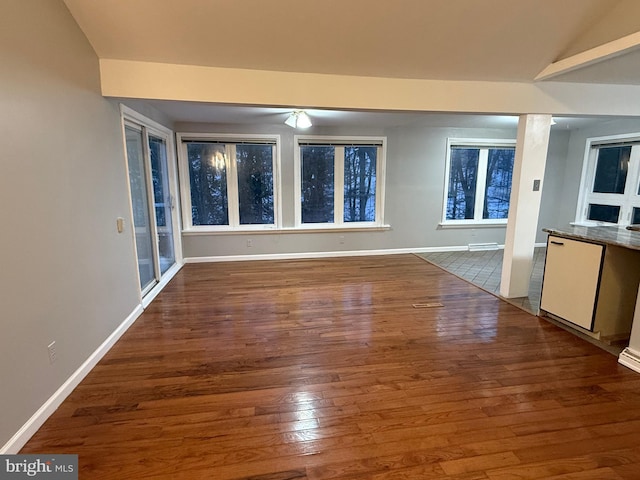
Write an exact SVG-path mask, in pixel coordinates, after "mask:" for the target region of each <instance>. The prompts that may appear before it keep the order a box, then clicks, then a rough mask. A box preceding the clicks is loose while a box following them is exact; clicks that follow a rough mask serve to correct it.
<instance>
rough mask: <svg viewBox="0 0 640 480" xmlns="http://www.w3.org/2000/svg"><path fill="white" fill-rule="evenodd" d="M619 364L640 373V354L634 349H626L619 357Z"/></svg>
mask: <svg viewBox="0 0 640 480" xmlns="http://www.w3.org/2000/svg"><path fill="white" fill-rule="evenodd" d="M618 363H619V364H621V365H624V366H625V367H627V368H630V369H631V370H633V371H634V372H638V373H640V352H636V351H635V350H633V349H632V348H629V347H627V348H625V349H624V350H623V351H622V353H620V356H619V357H618Z"/></svg>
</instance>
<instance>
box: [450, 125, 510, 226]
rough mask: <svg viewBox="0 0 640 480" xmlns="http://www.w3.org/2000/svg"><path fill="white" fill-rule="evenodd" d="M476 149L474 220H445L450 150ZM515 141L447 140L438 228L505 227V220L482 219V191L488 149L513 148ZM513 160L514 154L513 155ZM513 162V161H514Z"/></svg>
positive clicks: (496, 139) (489, 139) (490, 139)
mask: <svg viewBox="0 0 640 480" xmlns="http://www.w3.org/2000/svg"><path fill="white" fill-rule="evenodd" d="M457 146H463V147H478V149H479V150H480V152H479V154H478V177H477V179H476V194H475V205H474V218H470V219H463V220H447V203H448V201H449V175H450V173H451V150H452V147H457ZM515 146H516V140H514V139H508V138H456V137H449V138H447V151H446V154H445V169H444V188H443V194H442V216H441V217H440V218H441V221H440V223H438V225H439V226H440V227H444V228H447V227H460V226H465V227H471V228H473V227H476V226H499V225H500V224H504V226H506V225H507V219H506V218H504V219H495V218H491V219H486V220H485V219H483V218H482V212H483V207H484V196H485V194H484V191H485V186H486V182H487V171H486V170H487V162H488V155H489V149H490V148H501V147H507V148H512V147H513V148H515ZM514 159H515V153H514ZM514 161H515V160H514Z"/></svg>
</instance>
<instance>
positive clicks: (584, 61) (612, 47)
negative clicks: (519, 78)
mask: <svg viewBox="0 0 640 480" xmlns="http://www.w3.org/2000/svg"><path fill="white" fill-rule="evenodd" d="M638 48H640V32H634V33H631V34H629V35H626V36H624V37H622V38H617V39H615V40H613V41H611V42H607V43H603V44H602V45H598V46H596V47H593V48H590V49H589V50H585V51H583V52H580V53H577V54H575V55H571V56H570V57H567V58H563V59H562V60H558V61H556V62H553V63H550V64H549V65H547V66H546V67H545V68H544V70H542V71H541V72H540V73H538V75H536V77H535V78H534V81H540V80H549V79H550V78H553V77H557V76H558V75H563V74H565V73H569V72H573V71H574V70H579V69H581V68H584V67H588V66H589V65H594V64H596V63H600V62H603V61H605V60H609V59H611V58H615V57H619V56H621V55H624V54H626V53H629V52H632V51H634V50H636V49H638Z"/></svg>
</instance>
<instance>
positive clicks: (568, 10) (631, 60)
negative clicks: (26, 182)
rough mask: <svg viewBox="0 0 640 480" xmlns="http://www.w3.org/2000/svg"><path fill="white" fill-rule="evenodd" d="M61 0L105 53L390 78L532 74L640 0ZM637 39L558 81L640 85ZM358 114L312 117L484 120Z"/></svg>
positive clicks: (620, 25) (620, 33)
mask: <svg viewBox="0 0 640 480" xmlns="http://www.w3.org/2000/svg"><path fill="white" fill-rule="evenodd" d="M64 1H65V3H66V5H67V7H68V8H69V11H70V12H71V14H72V15H73V16H74V18H75V19H76V21H77V23H78V25H79V26H80V28H81V29H82V30H83V31H84V33H85V35H86V36H87V38H88V40H89V42H90V43H91V45H92V46H93V48H94V50H95V52H96V54H97V55H98V57H99V58H101V59H121V60H136V61H143V62H163V63H170V64H188V65H200V66H213V67H228V68H242V69H258V70H271V71H286V72H306V73H328V74H338V75H359V76H374V77H392V78H415V79H437V80H476V81H478V80H479V81H483V80H487V81H489V80H490V81H509V82H529V83H530V82H533V81H534V79H535V78H536V76H537V75H538V74H540V72H542V71H543V70H544V69H545V68H547V67H548V66H549V65H550V64H553V62H556V61H558V60H562V59H566V58H567V57H569V58H572V57H571V56H572V55H575V54H576V53H580V52H584V51H585V50H586V51H590V50H589V49H592V48H594V47H598V46H599V45H602V44H607V42H612V41H613V42H615V41H618V40H619V39H621V38H622V37H625V36H627V35H630V34H635V33H637V32H638V31H640V1H639V0H482V1H480V0H322V1H320V0H317V1H312V0H268V1H267V0H179V1H178V0H126V1H124V0H100V1H96V0H64ZM638 44H639V45H640V41H638ZM636 46H637V45H636V44H635V43H632V44H631V48H630V49H627V50H625V51H624V52H621V54H619V55H615V58H606V59H603V58H596V57H594V59H595V60H596V61H592V62H588V64H587V63H585V64H584V65H579V68H578V69H576V70H573V71H571V72H569V73H564V72H561V73H560V74H559V75H557V76H555V77H553V80H555V81H572V82H596V83H627V84H635V85H640V53H639V52H638V51H637V50H635V48H636ZM587 65H588V66H587ZM152 103H153V104H154V106H155V107H156V108H157V109H159V110H160V111H163V112H164V113H165V114H166V115H168V116H169V117H170V118H172V119H173V120H174V121H192V122H207V123H219V122H222V121H223V122H224V123H255V122H260V123H266V122H269V123H271V122H272V121H273V122H272V123H278V122H279V120H277V121H276V118H282V119H284V116H285V115H286V113H285V112H286V111H288V110H287V109H276V108H273V109H268V108H253V107H242V108H240V107H231V106H228V107H225V106H213V105H211V104H198V103H186V102H161V101H156V102H152ZM365 113H366V112H337V111H333V112H329V111H322V110H318V111H314V112H312V116H313V117H314V119H315V122H316V124H322V123H323V122H328V123H331V124H332V125H335V124H340V123H341V122H348V123H350V124H351V125H353V124H354V123H353V122H357V123H356V124H358V123H360V124H361V123H362V122H368V123H372V124H378V125H379V126H393V125H400V124H408V123H412V122H423V123H424V122H427V123H429V122H432V123H433V122H440V123H443V122H444V123H450V121H451V120H452V119H451V117H455V121H456V126H462V125H460V124H461V121H462V122H463V123H469V124H473V123H477V122H478V119H479V118H482V119H484V120H482V121H483V122H484V123H483V124H484V125H485V126H486V122H487V120H486V117H481V116H477V115H476V116H468V117H464V120H463V117H460V116H451V115H449V116H442V115H440V116H437V117H435V116H431V117H429V116H428V115H425V114H417V113H416V114H407V113H402V114H400V113H393V112H388V113H384V114H377V115H376V116H374V115H372V114H370V113H366V114H365ZM278 116H279V117H278ZM282 121H284V120H282ZM503 121H504V117H502V120H501V117H491V119H490V122H491V123H492V124H499V123H500V122H503ZM511 121H513V122H514V123H515V120H513V119H512V120H511ZM576 121H577V120H575V119H574V120H573V121H572V122H573V123H574V124H575V122H576ZM383 124H384V125H383ZM567 124H568V123H567ZM372 126H375V125H372ZM503 126H504V125H503Z"/></svg>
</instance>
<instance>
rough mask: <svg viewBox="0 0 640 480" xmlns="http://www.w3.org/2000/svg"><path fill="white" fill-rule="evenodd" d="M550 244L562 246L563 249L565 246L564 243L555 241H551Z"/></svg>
mask: <svg viewBox="0 0 640 480" xmlns="http://www.w3.org/2000/svg"><path fill="white" fill-rule="evenodd" d="M550 243H551V244H553V245H560V246H561V247H563V246H564V242H556V241H555V240H551V242H550Z"/></svg>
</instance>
